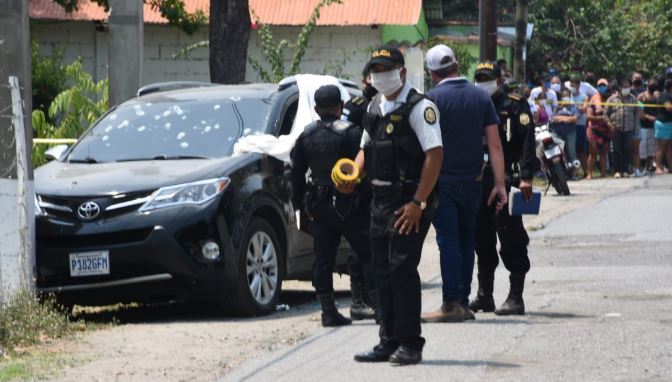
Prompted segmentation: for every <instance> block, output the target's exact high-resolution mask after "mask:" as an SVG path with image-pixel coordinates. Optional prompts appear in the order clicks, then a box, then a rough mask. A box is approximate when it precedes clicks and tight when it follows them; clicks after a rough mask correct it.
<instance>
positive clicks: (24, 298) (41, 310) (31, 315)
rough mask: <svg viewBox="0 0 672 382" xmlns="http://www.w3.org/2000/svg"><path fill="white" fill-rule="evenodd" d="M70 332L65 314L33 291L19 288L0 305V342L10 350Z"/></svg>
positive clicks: (54, 304)
mask: <svg viewBox="0 0 672 382" xmlns="http://www.w3.org/2000/svg"><path fill="white" fill-rule="evenodd" d="M69 332H70V325H69V320H68V316H67V314H65V313H64V312H63V311H62V310H61V309H60V308H59V307H57V305H56V303H55V301H54V300H53V299H51V298H47V299H44V300H42V301H40V299H38V298H37V297H36V296H35V295H34V294H33V293H32V292H30V291H28V290H26V289H21V290H18V291H16V292H14V294H13V295H11V296H10V297H9V298H8V299H7V301H5V303H4V304H3V305H2V306H0V346H1V347H3V348H5V349H6V350H7V351H8V352H10V353H11V352H14V351H15V350H16V349H17V348H19V347H26V346H31V345H37V344H41V343H44V342H45V341H48V340H51V339H54V338H61V337H63V336H65V335H66V334H68V333H69Z"/></svg>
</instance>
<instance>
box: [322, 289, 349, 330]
mask: <svg viewBox="0 0 672 382" xmlns="http://www.w3.org/2000/svg"><path fill="white" fill-rule="evenodd" d="M317 299H318V300H319V301H320V305H321V306H322V326H324V327H325V328H326V327H329V326H343V325H350V324H351V323H352V321H351V320H350V319H349V318H345V317H343V315H342V314H340V313H339V312H338V309H336V303H335V301H334V294H333V293H324V294H318V295H317Z"/></svg>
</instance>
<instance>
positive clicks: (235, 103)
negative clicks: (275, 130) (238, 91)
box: [68, 97, 271, 162]
mask: <svg viewBox="0 0 672 382" xmlns="http://www.w3.org/2000/svg"><path fill="white" fill-rule="evenodd" d="M270 103H271V101H270V99H255V98H250V99H240V98H236V97H231V98H230V99H225V100H216V101H211V100H208V101H200V100H199V101H197V100H189V101H177V102H176V101H174V100H170V101H159V102H142V103H141V102H136V103H129V104H123V105H121V106H119V107H118V108H117V109H115V110H113V111H112V112H110V113H109V114H107V115H106V116H105V117H104V118H103V119H101V120H100V121H99V122H98V123H97V124H96V126H95V127H93V128H92V129H91V130H89V131H88V133H87V134H86V135H85V136H84V137H82V139H81V140H80V141H79V142H78V143H77V145H76V146H75V147H74V148H73V150H72V151H71V153H70V155H69V156H68V160H69V161H83V162H113V161H124V160H144V159H152V158H163V159H170V158H173V157H175V158H179V157H207V158H216V157H224V156H228V155H230V154H231V152H232V149H233V144H234V143H235V142H236V141H237V140H238V138H239V137H241V136H244V135H250V134H264V133H266V129H267V125H268V118H269V111H270Z"/></svg>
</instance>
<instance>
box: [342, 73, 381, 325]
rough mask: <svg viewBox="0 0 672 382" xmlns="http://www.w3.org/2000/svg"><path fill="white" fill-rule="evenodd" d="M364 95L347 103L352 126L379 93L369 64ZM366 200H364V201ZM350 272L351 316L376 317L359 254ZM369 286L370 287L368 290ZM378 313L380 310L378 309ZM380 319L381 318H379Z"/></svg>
mask: <svg viewBox="0 0 672 382" xmlns="http://www.w3.org/2000/svg"><path fill="white" fill-rule="evenodd" d="M362 85H363V86H364V87H363V89H362V95H361V96H356V97H354V98H352V99H351V100H349V101H348V102H346V103H345V107H344V109H343V115H342V116H341V119H342V120H344V121H347V122H351V123H353V124H354V125H355V126H353V127H352V128H358V129H361V126H362V117H363V116H364V114H365V113H366V110H367V108H368V106H369V102H370V101H371V99H372V98H373V97H374V96H375V95H376V94H377V93H378V91H377V90H376V88H374V87H373V86H371V77H370V76H369V67H368V65H367V66H366V67H365V68H364V70H363V72H362ZM362 187H363V189H362V190H361V192H362V198H363V199H367V197H368V199H367V200H366V203H367V204H368V203H370V195H371V192H370V191H371V189H370V186H369V185H368V184H366V183H364V184H362ZM362 202H364V200H363V201H362ZM348 274H349V275H350V290H351V291H352V305H350V318H351V319H353V320H365V319H373V318H376V312H377V310H378V309H377V307H378V303H377V293H376V290H375V284H374V283H373V282H372V281H373V280H365V279H364V272H363V270H362V263H361V261H360V260H359V256H357V255H356V254H352V255H351V256H350V257H349V258H348ZM367 288H369V289H368V290H367ZM378 313H380V311H379V310H378ZM377 321H380V318H378V319H377Z"/></svg>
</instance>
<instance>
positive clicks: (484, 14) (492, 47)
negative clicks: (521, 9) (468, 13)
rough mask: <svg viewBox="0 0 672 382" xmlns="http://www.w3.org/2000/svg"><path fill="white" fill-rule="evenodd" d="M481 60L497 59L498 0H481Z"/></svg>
mask: <svg viewBox="0 0 672 382" xmlns="http://www.w3.org/2000/svg"><path fill="white" fill-rule="evenodd" d="M479 4H480V6H479V13H478V15H479V29H480V31H479V43H480V44H479V45H480V49H479V50H480V60H481V61H485V60H491V61H495V60H497V1H496V0H479Z"/></svg>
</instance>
